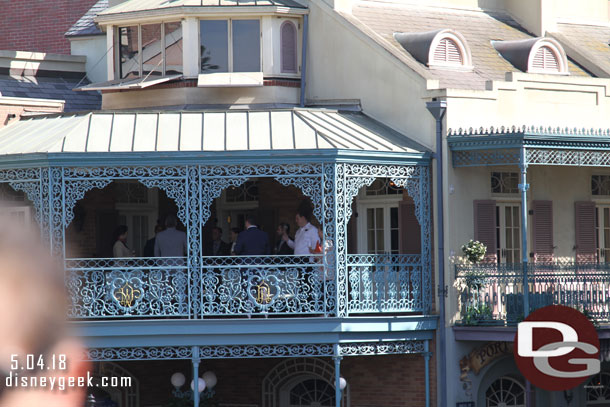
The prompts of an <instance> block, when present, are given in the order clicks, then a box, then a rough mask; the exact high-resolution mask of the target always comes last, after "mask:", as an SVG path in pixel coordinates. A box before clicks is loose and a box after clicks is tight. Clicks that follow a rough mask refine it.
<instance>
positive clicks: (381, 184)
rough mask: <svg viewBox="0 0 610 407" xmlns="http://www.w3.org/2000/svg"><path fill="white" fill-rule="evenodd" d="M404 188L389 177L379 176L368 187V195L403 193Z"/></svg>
mask: <svg viewBox="0 0 610 407" xmlns="http://www.w3.org/2000/svg"><path fill="white" fill-rule="evenodd" d="M403 190H404V189H403V188H401V187H399V186H397V185H396V184H394V183H393V182H392V181H390V180H389V179H388V178H378V179H376V180H375V181H373V183H372V184H371V185H369V186H368V187H366V195H367V196H379V195H401V194H402V191H403Z"/></svg>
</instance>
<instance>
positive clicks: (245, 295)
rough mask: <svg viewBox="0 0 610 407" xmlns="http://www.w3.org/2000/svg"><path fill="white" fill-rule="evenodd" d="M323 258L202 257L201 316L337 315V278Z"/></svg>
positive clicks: (317, 256)
mask: <svg viewBox="0 0 610 407" xmlns="http://www.w3.org/2000/svg"><path fill="white" fill-rule="evenodd" d="M323 260H324V258H323V256H322V255H311V256H294V255H292V256H248V257H244V256H230V257H203V258H202V259H201V268H202V278H201V292H202V307H201V308H202V309H201V312H202V315H201V316H202V317H204V318H205V317H206V316H221V315H222V316H224V315H241V316H249V315H256V314H263V315H266V314H316V315H328V314H329V313H332V312H334V311H335V304H336V300H335V294H334V293H335V289H336V288H335V287H336V284H335V278H334V275H333V273H332V272H331V271H330V270H328V268H327V267H325V266H324V262H323Z"/></svg>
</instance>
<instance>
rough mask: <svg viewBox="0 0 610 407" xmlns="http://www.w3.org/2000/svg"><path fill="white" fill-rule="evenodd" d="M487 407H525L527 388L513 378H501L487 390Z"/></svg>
mask: <svg viewBox="0 0 610 407" xmlns="http://www.w3.org/2000/svg"><path fill="white" fill-rule="evenodd" d="M485 407H525V388H524V387H523V385H522V384H521V383H519V382H518V381H517V380H515V379H513V378H512V377H508V376H504V377H500V378H499V379H497V380H496V381H494V382H493V383H492V384H491V385H490V386H489V387H488V388H487V391H486V392H485Z"/></svg>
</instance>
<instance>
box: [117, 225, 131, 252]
mask: <svg viewBox="0 0 610 407" xmlns="http://www.w3.org/2000/svg"><path fill="white" fill-rule="evenodd" d="M114 239H115V242H114V246H112V255H113V256H114V257H134V255H135V253H134V251H133V250H131V249H130V248H129V247H127V226H125V225H121V226H119V227H118V228H116V230H115V231H114Z"/></svg>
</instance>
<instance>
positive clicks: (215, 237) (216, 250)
mask: <svg viewBox="0 0 610 407" xmlns="http://www.w3.org/2000/svg"><path fill="white" fill-rule="evenodd" d="M204 252H205V255H206V256H228V255H229V254H231V245H230V244H229V243H227V242H225V241H224V240H222V229H221V228H219V227H217V226H216V227H214V228H213V229H212V242H211V243H210V244H208V245H206V247H205V249H204Z"/></svg>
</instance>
